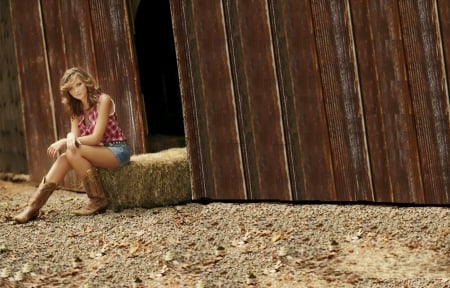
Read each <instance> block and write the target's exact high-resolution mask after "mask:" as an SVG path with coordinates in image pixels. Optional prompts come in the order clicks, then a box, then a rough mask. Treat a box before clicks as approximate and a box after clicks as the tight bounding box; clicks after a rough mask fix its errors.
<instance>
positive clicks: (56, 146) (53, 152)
mask: <svg viewBox="0 0 450 288" xmlns="http://www.w3.org/2000/svg"><path fill="white" fill-rule="evenodd" d="M64 145H66V139H60V140H58V141H56V142H54V143H53V144H52V145H50V146H49V147H48V148H47V154H48V155H49V156H50V157H52V158H55V157H56V156H57V155H58V152H59V151H60V150H61V149H62V148H64Z"/></svg>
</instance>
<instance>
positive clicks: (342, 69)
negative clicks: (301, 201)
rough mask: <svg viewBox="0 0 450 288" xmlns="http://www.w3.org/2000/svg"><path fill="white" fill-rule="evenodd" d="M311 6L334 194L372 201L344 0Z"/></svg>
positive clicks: (324, 0) (318, 0)
mask: <svg viewBox="0 0 450 288" xmlns="http://www.w3.org/2000/svg"><path fill="white" fill-rule="evenodd" d="M311 8H312V15H313V23H314V31H315V35H316V43H317V49H318V54H319V67H320V70H321V75H322V87H323V93H324V96H323V98H324V104H325V110H326V114H327V121H328V127H329V138H330V143H331V148H332V151H333V154H332V161H333V170H334V176H335V183H336V196H337V199H339V200H341V201H346V200H347V201H355V200H367V201H373V200H375V199H374V195H373V190H372V183H371V171H370V164H369V159H368V151H367V143H366V138H365V124H364V119H363V117H364V115H363V107H362V99H361V94H360V90H359V78H358V75H357V67H356V64H357V62H356V59H355V51H354V43H353V35H352V27H351V25H350V23H351V19H350V11H349V5H348V2H347V1H346V0H339V1H338V0H336V1H327V0H313V1H311Z"/></svg>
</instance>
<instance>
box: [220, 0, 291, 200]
mask: <svg viewBox="0 0 450 288" xmlns="http://www.w3.org/2000/svg"><path fill="white" fill-rule="evenodd" d="M223 6H224V17H225V21H226V29H227V34H228V37H229V39H228V49H229V51H230V63H231V70H232V75H233V83H234V92H235V98H236V107H237V108H236V109H237V113H238V125H239V132H240V139H241V143H242V159H243V166H244V171H245V175H246V180H247V183H246V184H247V195H248V198H250V199H280V200H292V192H291V186H290V179H289V173H288V162H287V157H286V150H285V141H284V130H283V129H284V128H283V122H282V115H281V103H280V98H279V91H278V83H277V77H276V71H275V66H274V61H275V60H274V53H273V49H272V38H271V25H270V20H269V18H268V14H269V12H268V5H267V3H266V2H265V1H228V0H225V1H223Z"/></svg>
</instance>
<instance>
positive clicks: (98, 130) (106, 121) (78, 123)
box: [14, 67, 131, 223]
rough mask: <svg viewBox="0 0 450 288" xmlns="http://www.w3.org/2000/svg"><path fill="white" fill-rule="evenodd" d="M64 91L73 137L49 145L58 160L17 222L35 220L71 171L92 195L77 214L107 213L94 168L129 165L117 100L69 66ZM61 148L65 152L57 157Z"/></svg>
mask: <svg viewBox="0 0 450 288" xmlns="http://www.w3.org/2000/svg"><path fill="white" fill-rule="evenodd" d="M60 89H61V94H62V99H63V100H62V103H63V104H64V107H65V108H66V111H67V113H68V115H69V116H70V127H71V128H70V133H68V134H67V137H66V138H63V139H60V140H58V141H56V142H55V143H53V144H51V145H50V146H49V147H48V149H47V154H48V155H49V156H51V157H53V158H56V161H55V162H54V163H53V165H52V166H51V168H50V170H49V171H48V173H47V175H45V176H44V178H43V179H42V182H41V183H40V185H39V187H38V188H37V190H36V191H35V192H34V194H33V195H32V197H31V199H30V201H29V203H28V206H27V207H26V208H25V209H24V210H23V211H22V212H21V213H20V214H18V215H16V216H15V217H14V220H15V221H16V222H17V223H26V222H28V221H29V220H31V219H34V218H36V217H37V216H38V214H39V209H40V208H41V207H42V206H43V205H44V204H45V203H46V202H47V200H48V198H49V197H50V195H51V194H52V193H53V191H55V190H56V188H57V187H58V183H61V181H62V180H63V179H64V177H65V176H66V175H67V173H68V172H69V171H70V170H72V169H73V170H74V171H75V172H76V174H77V175H78V177H80V179H82V182H83V186H84V188H85V189H86V194H87V196H88V201H87V203H86V205H85V206H84V207H82V208H81V209H78V210H76V211H74V214H75V215H92V214H95V213H101V212H104V211H105V210H106V208H107V206H108V202H107V199H106V197H105V194H104V192H103V189H102V185H101V183H100V181H99V179H98V176H97V170H96V168H117V167H121V166H123V165H125V164H127V163H128V162H129V161H130V155H131V151H130V148H129V146H128V145H127V142H126V140H127V139H126V137H125V134H124V133H123V131H122V129H121V128H120V127H119V124H118V120H117V114H116V111H115V105H114V102H113V100H112V99H111V97H110V96H109V95H107V94H105V93H102V92H101V91H100V89H99V88H98V86H97V84H96V82H95V80H94V79H93V78H92V76H91V75H89V74H88V73H87V72H86V71H85V70H83V69H81V68H78V67H75V68H70V69H68V70H67V71H66V72H65V73H64V75H63V76H62V78H61V81H60ZM63 149H65V152H64V153H62V154H60V155H59V156H58V153H59V152H60V151H62V150H63Z"/></svg>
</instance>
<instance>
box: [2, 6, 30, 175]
mask: <svg viewBox="0 0 450 288" xmlns="http://www.w3.org/2000/svg"><path fill="white" fill-rule="evenodd" d="M0 39H1V41H0V42H1V48H0V67H1V68H0V172H13V173H28V167H27V156H26V149H25V141H24V124H23V115H22V106H21V101H20V91H19V82H18V78H17V67H16V58H15V52H14V39H13V33H12V28H11V16H10V14H9V0H0Z"/></svg>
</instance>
